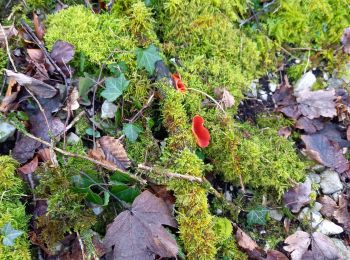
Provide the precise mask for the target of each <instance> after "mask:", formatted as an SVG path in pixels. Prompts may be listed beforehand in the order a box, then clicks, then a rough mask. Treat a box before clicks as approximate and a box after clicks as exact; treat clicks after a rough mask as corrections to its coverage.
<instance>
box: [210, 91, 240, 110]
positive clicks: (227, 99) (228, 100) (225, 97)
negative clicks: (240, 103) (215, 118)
mask: <svg viewBox="0 0 350 260" xmlns="http://www.w3.org/2000/svg"><path fill="white" fill-rule="evenodd" d="M214 94H215V96H216V98H217V99H218V101H219V102H220V103H222V105H223V107H224V108H230V107H232V106H233V105H234V104H235V98H234V97H233V96H232V95H231V93H230V92H229V91H228V90H227V89H226V88H224V89H219V88H216V89H215V90H214Z"/></svg>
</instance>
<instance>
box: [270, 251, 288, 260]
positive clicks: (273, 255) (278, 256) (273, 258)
mask: <svg viewBox="0 0 350 260" xmlns="http://www.w3.org/2000/svg"><path fill="white" fill-rule="evenodd" d="M266 260H288V257H286V256H285V255H284V254H282V253H281V252H280V251H277V250H267V255H266Z"/></svg>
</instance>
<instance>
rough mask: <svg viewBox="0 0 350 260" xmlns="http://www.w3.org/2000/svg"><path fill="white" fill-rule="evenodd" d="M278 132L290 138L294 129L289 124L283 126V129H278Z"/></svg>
mask: <svg viewBox="0 0 350 260" xmlns="http://www.w3.org/2000/svg"><path fill="white" fill-rule="evenodd" d="M277 134H278V135H279V136H282V137H284V138H288V137H289V136H290V135H291V134H292V129H291V128H290V127H289V126H286V127H282V128H281V129H279V130H278V133H277Z"/></svg>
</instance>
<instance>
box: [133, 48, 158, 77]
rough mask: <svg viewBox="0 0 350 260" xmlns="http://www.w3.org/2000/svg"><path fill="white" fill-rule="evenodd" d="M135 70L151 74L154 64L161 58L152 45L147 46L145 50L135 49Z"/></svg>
mask: <svg viewBox="0 0 350 260" xmlns="http://www.w3.org/2000/svg"><path fill="white" fill-rule="evenodd" d="M136 57H137V68H139V69H142V68H145V69H146V70H147V71H148V73H149V74H153V72H154V69H155V66H156V62H157V61H159V60H161V59H162V58H161V57H160V55H159V52H158V51H157V48H156V47H155V46H154V45H151V46H149V47H148V48H147V49H137V50H136Z"/></svg>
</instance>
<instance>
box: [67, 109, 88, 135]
mask: <svg viewBox="0 0 350 260" xmlns="http://www.w3.org/2000/svg"><path fill="white" fill-rule="evenodd" d="M83 115H85V111H84V110H83V111H81V112H80V113H79V114H78V115H77V116H76V117H75V118H74V119H73V120H72V121H71V122H70V124H69V125H67V127H66V129H65V131H66V132H67V131H68V130H69V129H71V128H72V127H73V126H74V125H75V124H76V123H77V122H78V121H79V120H80V118H81V117H82V116H83Z"/></svg>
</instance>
